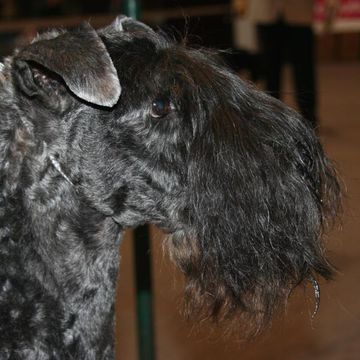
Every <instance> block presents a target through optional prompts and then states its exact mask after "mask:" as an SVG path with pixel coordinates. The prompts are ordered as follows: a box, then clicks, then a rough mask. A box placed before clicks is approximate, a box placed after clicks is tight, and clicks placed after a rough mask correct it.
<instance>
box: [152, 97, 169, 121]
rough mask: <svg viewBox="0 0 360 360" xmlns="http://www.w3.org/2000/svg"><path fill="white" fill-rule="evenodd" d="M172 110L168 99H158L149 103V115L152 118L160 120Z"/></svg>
mask: <svg viewBox="0 0 360 360" xmlns="http://www.w3.org/2000/svg"><path fill="white" fill-rule="evenodd" d="M173 109H174V106H173V104H172V102H171V101H170V100H169V99H162V98H158V99H155V100H154V101H153V102H152V103H151V111H150V115H151V116H152V117H153V118H162V117H164V116H166V115H167V114H169V112H170V111H171V110H173Z"/></svg>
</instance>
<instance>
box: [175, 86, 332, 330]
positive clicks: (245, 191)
mask: <svg viewBox="0 0 360 360" xmlns="http://www.w3.org/2000/svg"><path fill="white" fill-rule="evenodd" d="M234 83H235V85H233V86H232V85H231V79H229V80H228V83H227V85H225V84H224V86H223V87H222V89H223V90H222V91H226V89H228V93H227V94H223V98H222V99H220V100H218V102H217V103H216V106H215V107H214V108H213V109H208V111H205V112H204V111H203V113H206V114H208V115H206V117H207V116H209V117H210V123H208V121H209V120H207V119H206V117H204V118H203V119H197V121H198V123H200V124H201V123H203V124H206V125H205V126H202V130H201V129H200V130H199V131H198V133H197V134H196V136H195V139H194V141H192V145H191V148H190V152H189V153H190V158H189V173H188V192H187V200H186V203H187V207H186V213H185V216H184V217H185V218H186V220H185V222H186V223H187V225H188V228H187V229H186V230H185V231H182V232H181V233H180V232H178V233H175V234H174V236H173V237H170V239H169V241H170V255H171V257H172V259H173V260H174V261H175V262H176V263H177V264H178V266H179V267H180V269H181V270H182V272H183V273H184V274H185V278H186V279H187V286H186V290H185V291H186V293H185V295H186V296H185V299H186V302H187V305H188V306H189V314H191V316H194V313H196V312H198V313H199V315H201V316H205V317H209V316H210V317H212V318H215V319H222V318H224V317H228V316H229V315H231V316H233V315H234V313H236V312H237V313H239V314H242V316H244V317H245V319H244V322H246V323H247V324H248V325H249V324H250V326H249V327H248V328H247V329H246V330H247V331H248V334H250V335H253V334H255V333H257V331H259V330H260V329H262V327H263V326H265V325H267V324H269V321H270V319H271V317H272V315H273V314H274V311H275V310H276V309H277V308H278V307H279V306H281V305H282V304H284V303H286V300H287V297H288V295H289V293H290V292H291V290H292V289H293V288H294V287H295V286H296V285H298V284H299V283H301V282H302V281H303V280H310V281H312V280H313V279H314V278H316V277H317V276H321V277H324V278H326V279H328V278H330V277H331V276H332V271H333V270H332V267H331V266H330V265H329V263H328V261H327V259H326V257H325V255H324V249H323V246H322V243H321V239H320V237H321V235H322V232H323V230H324V228H325V226H326V224H327V223H329V222H330V220H331V219H332V218H333V216H334V215H335V213H336V211H337V209H338V199H339V184H338V181H337V177H336V174H335V171H334V169H333V166H332V164H331V162H330V161H329V160H328V159H327V158H326V157H325V155H324V153H323V150H322V147H321V145H320V143H319V141H318V139H317V137H316V136H315V133H314V131H313V130H312V129H311V128H310V127H309V126H308V125H306V123H305V120H304V119H302V118H301V117H300V116H299V115H298V114H296V113H295V112H294V111H292V110H290V109H288V108H287V107H286V106H285V105H284V104H282V103H280V102H279V101H277V100H275V99H273V98H270V97H269V96H267V95H265V94H262V93H259V92H257V91H255V90H249V89H247V86H245V85H241V84H242V83H241V82H240V80H237V79H235V80H234ZM220 93H221V92H220ZM205 98H211V97H210V94H207V96H206V97H205ZM199 113H200V112H199ZM238 310H239V312H238Z"/></svg>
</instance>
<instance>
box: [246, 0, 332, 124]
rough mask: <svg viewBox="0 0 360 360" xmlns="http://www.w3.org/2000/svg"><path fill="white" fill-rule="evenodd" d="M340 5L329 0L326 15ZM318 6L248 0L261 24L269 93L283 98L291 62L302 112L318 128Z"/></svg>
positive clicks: (294, 0) (292, 0)
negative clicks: (283, 80) (285, 70)
mask: <svg viewBox="0 0 360 360" xmlns="http://www.w3.org/2000/svg"><path fill="white" fill-rule="evenodd" d="M337 3H338V0H327V1H326V6H327V7H328V8H329V10H328V11H327V12H326V13H327V14H329V15H330V14H333V13H334V11H333V9H335V8H336V7H337ZM314 5H315V1H314V0H301V1H299V0H248V4H247V16H248V17H249V19H251V20H252V21H254V22H256V23H257V31H258V39H259V45H260V48H261V52H262V56H263V63H262V64H263V72H264V78H265V86H266V90H267V91H268V92H269V93H270V94H271V95H273V96H274V97H276V98H280V95H281V94H280V89H281V70H282V67H283V65H284V63H285V61H288V62H289V63H290V65H291V67H292V71H293V75H294V81H295V83H294V85H295V95H296V101H297V104H298V107H299V110H300V112H301V113H302V115H303V116H304V117H305V118H306V119H308V120H309V121H310V123H311V124H312V126H313V127H314V128H316V127H317V125H318V121H317V99H316V74H315V51H314V50H315V49H314V48H315V40H314V32H313V29H312V21H313V12H314ZM330 9H331V10H330ZM328 20H329V19H328ZM327 23H328V22H327Z"/></svg>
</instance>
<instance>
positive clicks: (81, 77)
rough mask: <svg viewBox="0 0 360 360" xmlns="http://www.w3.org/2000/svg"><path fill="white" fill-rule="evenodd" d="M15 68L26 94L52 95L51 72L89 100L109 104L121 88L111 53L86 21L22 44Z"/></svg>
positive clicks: (109, 105) (113, 101)
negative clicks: (77, 27) (74, 28)
mask: <svg viewBox="0 0 360 360" xmlns="http://www.w3.org/2000/svg"><path fill="white" fill-rule="evenodd" d="M39 65H40V67H39ZM14 72H15V76H16V78H17V80H18V84H19V85H20V87H21V88H22V90H23V91H24V92H25V93H26V94H27V95H29V96H34V95H36V94H46V93H48V92H50V94H49V95H51V89H52V87H51V86H50V83H52V84H53V82H52V81H51V80H53V78H54V77H52V78H51V76H50V74H51V73H53V74H56V75H57V76H59V77H60V78H61V79H62V80H63V81H64V82H65V84H66V86H67V87H68V88H69V89H70V90H71V91H72V92H73V93H74V94H75V95H76V96H78V97H79V98H80V99H83V100H85V101H87V102H89V103H92V104H96V105H100V106H108V107H112V106H113V105H115V104H116V102H117V101H118V99H119V96H120V92H121V87H120V83H119V78H118V75H117V72H116V69H115V67H114V64H113V62H112V60H111V58H110V55H109V53H108V52H107V49H106V48H105V45H104V43H103V42H102V40H101V39H100V37H99V36H98V34H97V33H96V31H95V30H94V29H93V28H92V27H91V26H90V25H88V24H83V25H82V26H81V27H80V28H79V29H76V30H72V31H68V32H64V33H62V34H60V35H58V36H56V37H51V36H50V37H48V38H44V39H40V40H37V41H35V42H33V43H32V44H30V45H29V46H27V47H25V48H24V49H22V50H21V51H20V52H19V53H18V54H17V55H16V57H15V59H14ZM49 89H50V90H49Z"/></svg>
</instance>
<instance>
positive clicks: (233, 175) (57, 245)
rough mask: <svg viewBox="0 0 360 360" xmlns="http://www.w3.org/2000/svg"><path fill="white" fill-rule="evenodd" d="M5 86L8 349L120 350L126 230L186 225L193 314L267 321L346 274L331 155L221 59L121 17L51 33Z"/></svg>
mask: <svg viewBox="0 0 360 360" xmlns="http://www.w3.org/2000/svg"><path fill="white" fill-rule="evenodd" d="M119 79H120V81H119ZM0 82H1V86H0V92H1V93H0V97H1V99H2V101H1V104H0V111H1V114H0V182H1V189H2V193H1V194H2V197H1V204H0V212H1V214H0V215H1V217H0V223H1V226H0V264H1V266H0V359H1V360H3V359H96V360H98V359H113V341H112V333H113V317H114V295H115V291H114V290H115V283H116V277H117V271H118V262H119V260H118V255H117V253H118V246H119V242H120V238H121V233H122V231H123V229H124V228H126V227H135V226H138V225H140V224H144V223H152V224H155V225H158V226H159V227H161V228H162V229H164V230H165V231H166V232H168V233H169V234H170V235H169V238H168V240H167V241H166V247H167V249H168V251H169V253H170V256H171V257H172V259H173V261H174V262H175V263H176V264H177V265H178V267H179V268H180V269H181V271H182V272H183V273H184V275H185V278H186V281H187V285H186V289H185V299H186V301H187V309H188V311H191V314H193V315H198V316H205V317H211V318H213V319H215V320H221V319H231V318H233V317H235V316H236V315H237V314H239V313H240V314H242V315H241V316H243V321H244V322H245V323H246V326H247V327H248V328H249V329H251V331H249V332H251V333H254V332H257V331H258V330H259V329H261V328H263V326H265V325H266V324H267V323H269V321H270V319H271V317H272V315H273V313H274V311H275V310H276V309H277V308H278V307H279V306H280V307H281V305H282V303H283V302H284V300H286V298H287V296H288V294H289V292H290V291H291V290H292V289H293V287H295V286H296V285H298V284H299V283H301V282H302V281H304V280H309V279H310V280H312V279H313V278H316V277H318V276H320V277H323V278H326V279H328V278H330V277H331V275H332V268H331V266H330V265H329V263H328V261H327V259H326V257H325V254H324V248H323V246H322V243H321V241H320V238H321V235H322V233H323V231H324V229H325V228H326V226H327V224H328V223H330V222H331V221H332V219H333V218H334V217H335V214H336V212H337V208H338V197H339V185H338V182H337V179H336V175H335V172H334V170H333V167H332V165H331V163H330V161H329V160H328V159H327V158H326V156H325V155H324V153H323V150H322V147H321V145H320V143H319V141H318V139H317V137H316V136H315V133H314V131H313V130H312V129H311V128H310V126H309V125H308V124H307V123H306V121H305V120H304V119H302V118H301V117H300V116H299V115H298V114H297V113H295V112H294V111H293V110H291V109H289V108H287V107H286V106H285V105H284V104H282V103H281V102H279V101H277V100H275V99H273V98H271V97H269V96H267V95H265V94H264V93H262V92H259V91H257V90H256V89H254V88H252V87H251V86H249V85H248V84H246V83H244V82H243V81H242V80H240V79H239V78H238V77H237V76H236V75H235V74H233V73H231V72H230V71H229V70H228V69H226V68H225V67H224V66H223V65H222V64H221V63H220V62H219V61H218V60H217V58H216V56H214V55H212V54H210V53H208V52H206V51H203V50H191V49H187V48H185V47H183V46H180V45H178V44H174V43H172V42H171V41H168V40H167V39H166V38H165V37H163V36H162V35H158V34H156V33H155V32H153V31H152V30H151V29H150V28H148V27H147V26H145V25H143V24H141V23H137V22H134V21H132V20H130V19H127V18H121V17H120V18H118V19H117V20H116V21H115V22H114V23H113V24H111V25H110V26H109V27H107V28H104V29H101V30H99V31H98V32H96V31H95V30H93V29H92V28H91V27H90V26H89V25H84V26H82V27H81V28H79V29H76V30H72V31H68V32H67V31H52V32H48V33H46V34H43V35H41V36H40V37H38V38H37V39H35V41H34V42H33V43H32V44H30V45H29V46H27V47H25V48H23V49H20V50H18V51H17V52H16V53H15V54H14V55H13V56H12V57H9V58H8V59H7V60H6V62H5V64H4V66H3V68H2V70H1V73H0ZM120 93H121V95H120ZM119 96H120V98H119Z"/></svg>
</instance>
